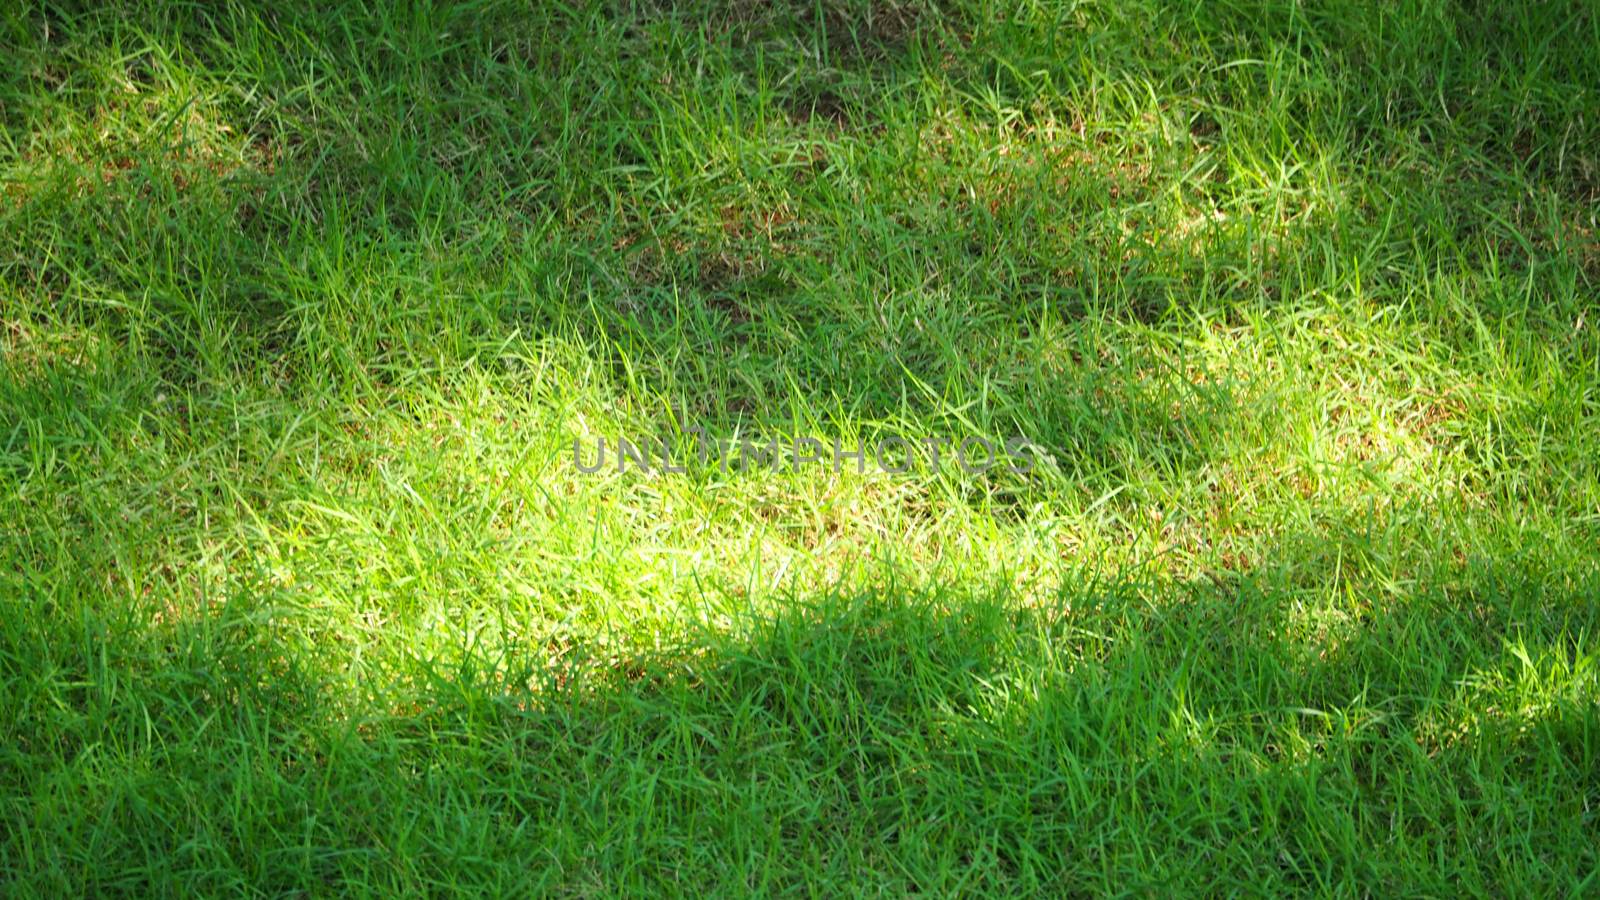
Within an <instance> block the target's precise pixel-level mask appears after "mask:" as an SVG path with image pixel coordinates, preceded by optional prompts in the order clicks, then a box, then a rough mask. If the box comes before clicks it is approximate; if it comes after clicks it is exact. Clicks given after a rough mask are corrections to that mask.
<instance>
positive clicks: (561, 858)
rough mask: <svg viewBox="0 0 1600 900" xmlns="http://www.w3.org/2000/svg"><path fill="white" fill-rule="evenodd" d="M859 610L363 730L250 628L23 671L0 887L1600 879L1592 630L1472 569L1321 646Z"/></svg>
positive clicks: (589, 666)
mask: <svg viewBox="0 0 1600 900" xmlns="http://www.w3.org/2000/svg"><path fill="white" fill-rule="evenodd" d="M869 580H872V581H875V583H874V584H872V585H870V586H862V587H857V588H840V589H837V590H833V591H829V592H825V593H822V594H818V595H813V596H810V597H804V598H800V597H797V598H792V599H791V600H790V601H789V602H787V603H785V604H783V605H782V606H781V611H779V612H777V613H775V614H771V615H751V616H749V617H746V618H743V619H741V620H739V621H737V622H735V623H733V625H732V627H731V628H730V629H728V630H723V631H708V632H703V633H701V634H699V635H697V636H690V637H689V638H687V639H685V640H683V641H682V642H681V643H679V644H677V645H675V646H671V647H666V648H655V649H645V648H620V649H618V648H614V649H613V650H612V651H610V652H606V653H600V654H597V653H595V652H594V648H592V647H585V646H577V645H574V646H557V645H549V646H518V647H515V648H513V649H510V650H508V651H507V652H506V653H505V654H503V655H494V656H484V655H480V654H472V653H469V654H468V655H466V656H464V657H461V658H458V659H453V660H438V661H435V662H431V663H430V662H428V661H426V660H418V661H415V663H414V665H413V666H412V667H411V668H410V669H408V670H407V671H404V672H396V673H393V677H391V678H390V679H388V680H387V681H386V682H385V683H384V684H382V685H378V686H376V687H371V688H370V689H371V690H372V691H373V693H372V694H370V695H368V696H360V697H350V696H341V695H340V694H341V691H340V689H338V688H336V687H334V686H333V685H332V683H324V684H320V685H319V684H318V683H317V677H318V676H317V675H316V671H315V668H314V664H312V667H311V668H306V665H305V664H304V662H303V661H301V662H299V663H297V662H296V661H295V656H294V654H293V652H292V651H286V650H285V649H284V648H283V647H281V646H277V645H275V644H274V642H273V641H272V640H271V638H270V636H269V632H268V631H266V630H265V629H263V628H262V627H261V626H260V625H258V624H253V623H252V622H250V621H248V620H244V619H239V620H229V619H228V618H227V617H226V616H221V617H218V618H217V619H215V620H214V621H210V622H202V623H195V624H192V625H189V626H185V627H181V628H179V629H178V630H176V631H175V632H172V633H171V634H170V636H169V637H168V638H167V642H166V644H165V646H162V643H161V642H160V641H155V640H152V639H150V638H149V636H147V637H146V639H145V641H144V643H142V644H140V645H139V647H141V648H142V649H137V650H136V649H135V648H134V646H133V645H121V646H120V647H119V646H117V645H112V647H111V650H110V656H109V658H106V657H105V656H104V654H105V652H106V651H104V650H102V651H101V653H102V660H103V662H102V663H100V664H102V665H108V667H109V671H110V672H112V673H115V674H114V675H112V676H111V677H109V678H99V677H97V676H96V675H95V673H93V672H88V671H85V672H78V673H74V672H72V671H56V672H51V673H33V674H32V675H28V676H27V677H32V678H37V679H40V680H41V681H42V680H45V679H54V680H61V679H65V680H69V681H71V680H78V679H81V680H82V681H84V682H85V683H90V682H93V683H96V684H98V685H99V687H98V688H95V689H92V690H87V692H86V693H85V694H84V695H83V696H82V697H81V698H80V701H81V702H80V703H79V704H77V705H72V704H69V705H66V706H57V707H54V708H53V710H50V711H46V710H36V711H33V712H31V713H29V714H28V715H27V716H25V717H24V718H23V719H21V720H19V721H18V722H16V723H15V724H14V725H13V726H12V727H13V728H14V730H15V731H14V734H15V736H19V737H20V738H21V740H20V741H17V742H15V743H12V744H11V746H12V749H11V750H10V751H9V754H8V755H9V758H10V760H11V763H12V765H13V766H16V767H18V768H20V767H21V766H22V765H24V764H26V763H28V762H29V761H37V760H38V759H41V758H44V759H50V760H53V761H54V762H53V764H54V765H55V766H59V767H62V771H64V772H71V773H72V778H71V780H70V781H65V782H63V784H72V785H76V788H75V789H73V792H72V793H69V794H62V793H58V792H57V790H56V789H54V788H52V787H51V786H50V785H49V784H46V783H32V784H29V785H28V791H29V792H30V794H31V796H27V800H26V805H25V806H14V807H13V808H12V810H10V813H9V814H8V816H7V818H8V819H10V820H11V821H12V822H13V825H16V824H20V823H22V822H26V823H27V826H28V827H27V828H26V829H23V830H21V831H17V832H14V833H13V841H16V840H19V839H20V840H22V841H24V843H23V844H22V845H18V844H15V843H13V844H12V847H11V850H12V851H13V852H12V853H11V854H10V856H11V859H12V860H13V862H12V866H13V867H14V868H12V871H11V874H13V875H18V874H21V873H22V871H26V870H27V869H29V868H32V867H37V868H34V869H33V870H34V871H35V872H54V873H55V874H56V876H57V878H59V879H61V881H60V882H59V885H58V886H62V887H67V886H74V887H91V888H95V889H121V890H139V891H142V890H149V889H159V887H160V886H161V885H164V884H171V883H173V881H172V880H173V879H180V878H181V879H183V883H185V884H188V885H190V886H195V885H201V886H208V887H217V888H223V887H233V886H237V884H236V883H232V882H228V881H226V880H222V881H213V880H208V879H210V878H222V879H226V878H228V877H235V878H237V877H246V878H249V879H250V880H251V884H252V885H253V886H254V887H255V888H259V889H268V890H286V891H295V890H306V889H315V888H316V887H317V886H319V885H320V886H322V887H333V888H336V889H337V888H338V887H339V886H341V885H343V886H350V885H366V886H368V887H373V888H378V889H384V890H401V889H403V890H421V889H427V888H432V887H440V886H443V885H445V884H447V883H448V884H450V885H453V886H455V887H457V888H462V887H468V888H472V889H477V890H484V889H500V890H505V889H540V890H547V891H557V892H566V891H578V892H592V891H599V892H612V891H638V890H649V891H657V890H663V889H676V890H686V891H691V892H703V891H717V892H721V891H748V890H757V891H795V890H803V889H805V888H806V886H808V885H810V886H817V885H824V884H834V885H841V886H842V885H845V884H849V885H852V886H855V887H861V886H867V887H871V888H873V889H881V890H885V891H893V892H896V893H905V892H918V891H935V892H945V891H949V890H955V889H957V888H960V889H967V890H982V891H999V892H1017V891H1021V892H1030V893H1031V892H1037V891H1042V890H1063V889H1065V890H1069V891H1074V892H1076V891H1095V892H1099V891H1106V890H1124V889H1127V888H1130V887H1141V886H1142V887H1147V888H1161V889H1169V890H1184V891H1190V890H1215V889H1219V888H1237V889H1245V888H1252V887H1253V888H1257V889H1268V890H1331V889H1333V888H1334V886H1335V885H1344V886H1347V887H1348V886H1351V885H1362V886H1363V887H1365V888H1367V889H1370V890H1374V891H1376V890H1388V891H1394V890H1400V891H1421V892H1429V891H1434V890H1443V889H1445V888H1446V886H1447V885H1457V886H1460V885H1469V886H1473V887H1474V889H1495V888H1496V887H1499V888H1507V887H1510V886H1512V885H1516V886H1518V887H1521V888H1523V889H1539V888H1543V889H1551V890H1560V889H1572V888H1574V887H1575V886H1577V885H1578V884H1580V883H1581V882H1582V880H1583V879H1584V878H1585V877H1586V876H1587V874H1588V873H1589V872H1590V871H1591V870H1592V867H1593V865H1594V863H1595V861H1596V848H1595V845H1594V843H1593V840H1592V833H1593V828H1594V826H1595V817H1596V813H1595V809H1596V808H1597V804H1600V714H1597V712H1596V707H1595V705H1594V703H1593V695H1594V694H1593V692H1594V679H1595V678H1596V677H1597V669H1596V665H1597V661H1600V657H1597V654H1596V648H1595V646H1594V644H1593V635H1594V633H1595V627H1596V625H1597V624H1600V623H1597V622H1596V621H1595V608H1594V606H1593V605H1592V604H1586V603H1576V604H1566V605H1563V602H1562V601H1560V600H1556V602H1554V603H1552V599H1554V598H1551V597H1549V596H1548V595H1541V591H1540V587H1539V585H1538V584H1535V583H1527V582H1519V581H1518V580H1517V579H1516V577H1515V576H1514V575H1504V574H1503V573H1493V572H1486V573H1485V574H1484V576H1483V577H1482V578H1481V579H1480V580H1479V581H1478V582H1477V583H1476V584H1475V585H1474V588H1473V590H1474V592H1475V593H1474V594H1473V597H1472V600H1471V602H1465V603H1464V602H1462V601H1461V598H1459V597H1447V596H1445V595H1443V594H1440V595H1437V596H1431V597H1430V596H1423V595H1418V596H1415V597H1410V598H1405V599H1403V600H1400V601H1398V602H1394V603H1391V604H1387V605H1385V606H1383V607H1382V608H1378V609H1372V610H1370V611H1369V613H1368V614H1367V615H1366V617H1365V618H1364V620H1363V621H1362V622H1361V623H1360V626H1359V627H1358V628H1357V629H1356V630H1354V631H1353V632H1350V633H1348V634H1346V635H1345V636H1344V637H1343V638H1342V639H1339V640H1337V641H1327V640H1326V636H1325V635H1323V636H1320V637H1319V636H1318V635H1316V634H1314V633H1312V631H1310V630H1307V629H1306V628H1305V627H1304V625H1305V623H1303V622H1298V621H1296V620H1295V618H1294V612H1295V611H1294V610H1293V609H1291V608H1289V607H1287V606H1286V605H1285V604H1283V603H1282V602H1280V601H1281V594H1275V593H1274V591H1273V590H1272V586H1271V585H1264V584H1260V583H1257V582H1256V581H1254V580H1253V579H1252V578H1250V577H1246V578H1243V579H1240V580H1239V581H1238V582H1237V583H1234V584H1231V585H1228V586H1227V587H1225V588H1219V587H1217V586H1214V585H1210V584H1207V585H1187V586H1185V585H1170V584H1168V585H1159V584H1143V583H1140V582H1138V581H1137V580H1124V581H1111V582H1107V581H1101V582H1098V583H1088V582H1081V583H1077V584H1075V585H1073V586H1070V587H1067V588H1064V589H1063V590H1062V591H1061V592H1060V593H1059V594H1057V595H1056V596H1054V597H1053V598H1051V599H1049V600H1048V601H1045V602H1041V603H1035V604H1031V605H1019V604H1018V603H1016V602H1014V600H1013V599H1012V598H1009V597H1008V596H1007V595H1006V593H1005V591H1004V589H999V588H997V589H986V588H983V587H981V586H975V585H954V584H947V585H939V584H923V585H921V586H915V585H912V584H910V583H907V582H904V581H901V580H899V577H898V576H895V575H893V574H892V573H889V574H885V575H883V576H882V577H880V578H877V579H869ZM1593 589H1594V586H1593V585H1589V586H1587V587H1585V588H1584V590H1589V591H1592V590H1593ZM1483 609H1490V610H1493V611H1495V613H1496V614H1498V616H1499V618H1498V622H1499V624H1495V621H1496V618H1495V616H1490V617H1489V618H1487V619H1486V618H1483V617H1482V616H1480V615H1479V613H1480V612H1481V611H1482V610H1483ZM1509 622H1516V623H1518V624H1517V625H1516V626H1515V627H1512V626H1511V625H1509V624H1507V623H1509ZM13 625H22V626H23V627H22V628H21V630H12V631H11V637H10V638H9V639H8V640H10V641H11V642H13V643H14V642H15V641H16V639H17V637H18V635H19V634H27V633H33V628H35V627H36V626H37V623H35V624H34V625H24V624H23V623H13ZM50 636H51V637H53V638H59V637H60V634H59V633H56V634H52V635H50ZM40 637H41V639H43V637H44V636H43V635H42V634H41V635H40ZM13 652H14V650H13ZM93 659H94V657H93V656H88V657H85V662H87V663H89V664H90V665H93V664H95V663H94V662H92V660H93ZM20 674H22V673H17V672H11V673H9V674H8V678H9V679H10V680H11V683H12V684H13V685H17V684H18V683H19V682H18V680H17V679H18V678H19V675H20ZM130 679H137V680H138V681H139V682H140V684H139V690H138V691H135V692H129V691H123V690H120V689H119V687H118V686H119V685H120V684H122V683H124V682H125V681H127V680H130ZM13 771H16V770H15V769H13ZM12 777H15V776H14V775H13V776H12ZM16 787H21V785H16ZM19 801H21V797H20V796H15V795H14V797H13V800H12V801H11V802H12V803H13V804H16V803H18V802H19ZM91 846H92V847H93V848H95V849H94V852H95V858H94V859H93V860H92V861H91V860H89V859H74V858H71V857H69V856H64V855H63V854H64V853H71V852H74V851H72V850H71V849H67V848H83V847H91ZM1485 847H1493V848H1495V849H1494V852H1493V853H1484V852H1481V851H1482V849H1483V848H1485ZM513 859H520V860H522V861H524V863H525V865H524V866H518V867H506V866H504V865H503V863H504V862H505V861H506V860H513ZM24 861H26V864H25V865H24ZM17 866H21V869H18V868H15V867H17Z"/></svg>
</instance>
